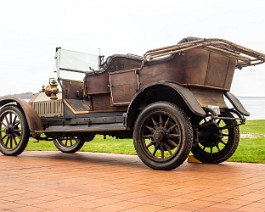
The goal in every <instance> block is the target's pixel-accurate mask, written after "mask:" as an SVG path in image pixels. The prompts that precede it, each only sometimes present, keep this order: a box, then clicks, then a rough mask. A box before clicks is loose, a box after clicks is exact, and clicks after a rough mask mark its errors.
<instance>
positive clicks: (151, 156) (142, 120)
mask: <svg viewBox="0 0 265 212" xmlns="http://www.w3.org/2000/svg"><path fill="white" fill-rule="evenodd" d="M133 137H134V146H135V149H136V151H137V154H138V156H139V157H140V159H141V160H142V161H143V162H144V163H145V164H146V165H147V166H149V167H151V168H153V169H164V170H169V169H174V168H176V167H178V166H179V165H181V164H182V163H183V162H184V161H185V160H186V158H187V157H188V154H189V152H190V149H191V146H192V128H191V124H190V122H189V119H188V117H187V116H186V114H185V113H184V112H183V111H182V110H181V109H180V108H179V107H177V106H176V105H174V104H171V103H169V102H157V103H153V104H150V105H149V106H147V107H146V108H145V109H144V110H143V111H142V112H141V113H140V115H139V116H138V118H137V121H136V123H135V127H134V133H133Z"/></svg>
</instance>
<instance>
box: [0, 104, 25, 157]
mask: <svg viewBox="0 0 265 212" xmlns="http://www.w3.org/2000/svg"><path fill="white" fill-rule="evenodd" d="M28 140H29V128H28V124H27V121H26V118H25V116H24V113H23V112H22V111H21V109H20V108H18V107H17V106H14V105H10V106H6V107H4V108H2V109H1V110H0V151H1V152H2V153H3V154H4V155H9V156H16V155H19V154H21V153H22V152H23V151H24V149H25V148H26V146H27V144H28Z"/></svg>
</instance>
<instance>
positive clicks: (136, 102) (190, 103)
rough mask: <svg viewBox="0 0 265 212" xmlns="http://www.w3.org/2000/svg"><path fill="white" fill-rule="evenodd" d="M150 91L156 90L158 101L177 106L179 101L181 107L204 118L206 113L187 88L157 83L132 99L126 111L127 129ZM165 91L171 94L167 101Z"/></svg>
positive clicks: (167, 83)
mask: <svg viewBox="0 0 265 212" xmlns="http://www.w3.org/2000/svg"><path fill="white" fill-rule="evenodd" d="M152 89H156V92H155V95H157V97H158V99H159V98H161V99H160V100H163V101H170V102H172V103H175V104H177V105H178V103H179V102H178V101H181V105H183V106H184V107H187V108H188V109H189V110H190V112H191V113H193V114H195V115H197V116H201V117H205V116H206V112H205V111H204V110H203V108H202V107H201V105H200V104H199V102H198V101H197V99H196V98H195V97H194V96H193V94H192V92H191V91H190V90H189V89H188V88H186V87H183V86H180V85H178V84H175V83H170V82H159V83H152V84H150V85H148V86H146V87H144V88H142V89H141V90H140V91H138V92H137V93H136V95H135V96H134V97H133V99H132V101H131V103H130V105H129V107H128V109H127V126H128V127H131V126H132V125H133V123H134V121H135V120H136V118H137V115H138V112H139V106H140V104H142V103H143V102H145V101H146V98H148V97H147V93H148V92H149V91H151V90H152ZM165 89H166V90H167V91H171V93H173V96H171V97H170V98H169V99H164V98H163V92H162V91H163V90H165ZM160 91H161V92H160ZM176 97H177V98H176Z"/></svg>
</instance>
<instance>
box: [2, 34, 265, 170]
mask: <svg viewBox="0 0 265 212" xmlns="http://www.w3.org/2000/svg"><path fill="white" fill-rule="evenodd" d="M55 58H56V67H57V70H56V71H57V78H51V79H50V80H49V85H48V86H46V87H43V89H42V91H41V92H39V93H36V94H34V95H33V97H32V98H31V99H30V101H29V102H26V101H24V100H22V99H19V98H13V97H5V98H1V99H0V107H1V109H0V151H1V152H2V153H3V154H4V155H9V156H16V155H19V154H20V153H22V152H23V151H24V149H25V147H26V145H27V143H28V140H29V138H30V137H33V138H35V139H37V140H46V141H53V142H54V144H55V146H56V147H57V148H58V149H59V150H60V151H61V152H64V153H74V152H76V151H78V150H80V148H81V147H82V146H83V145H84V143H85V142H88V141H92V140H93V138H94V137H95V135H97V134H100V135H104V136H106V135H109V136H113V137H116V138H117V139H122V138H133V143H134V147H135V150H136V152H137V154H138V156H139V158H140V159H141V160H142V161H143V163H145V164H146V165H147V166H149V167H151V168H153V169H162V170H170V169H174V168H176V167H178V166H179V165H181V164H182V163H183V162H184V161H185V160H186V159H187V157H188V156H189V154H190V152H191V153H192V154H193V155H194V157H195V158H196V159H198V160H199V161H201V162H204V163H221V162H223V161H225V160H227V159H228V158H229V157H231V156H232V155H233V153H234V152H235V151H236V148H237V146H238V143H239V139H240V134H239V125H241V124H244V123H245V116H249V113H248V112H247V110H246V109H245V108H244V107H243V105H242V104H241V103H240V101H239V100H238V99H237V98H236V97H235V96H234V95H233V94H232V93H231V92H230V87H231V83H232V80H233V75H234V70H235V69H236V68H238V69H241V68H244V67H246V66H252V65H257V64H261V63H264V62H265V55H264V54H262V53H259V52H256V51H254V50H251V49H248V48H245V47H243V46H240V45H237V44H235V43H232V42H230V41H227V40H223V39H201V38H194V37H188V38H184V39H182V40H181V41H180V42H179V43H178V44H176V45H172V46H167V47H163V48H158V49H153V50H150V51H147V52H146V53H145V54H144V55H143V57H142V56H136V55H132V54H128V55H120V54H114V55H112V56H109V57H108V58H107V59H106V60H105V61H104V57H103V56H97V55H90V54H85V53H79V52H74V51H69V50H65V49H62V48H56V57H55Z"/></svg>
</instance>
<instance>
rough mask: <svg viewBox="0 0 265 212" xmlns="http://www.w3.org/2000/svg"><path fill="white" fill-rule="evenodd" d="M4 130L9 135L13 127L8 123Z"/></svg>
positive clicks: (12, 131)
mask: <svg viewBox="0 0 265 212" xmlns="http://www.w3.org/2000/svg"><path fill="white" fill-rule="evenodd" d="M4 132H5V134H7V135H11V134H13V133H14V127H13V126H12V125H9V126H8V127H7V128H5V130H4Z"/></svg>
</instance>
